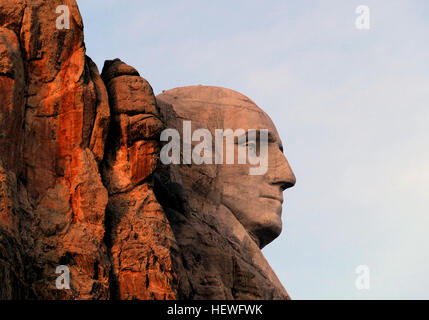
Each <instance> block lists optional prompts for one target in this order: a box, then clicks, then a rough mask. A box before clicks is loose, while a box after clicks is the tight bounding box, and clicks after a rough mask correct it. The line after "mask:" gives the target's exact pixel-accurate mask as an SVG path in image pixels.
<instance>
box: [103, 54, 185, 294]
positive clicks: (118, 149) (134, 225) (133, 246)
mask: <svg viewBox="0 0 429 320" xmlns="http://www.w3.org/2000/svg"><path fill="white" fill-rule="evenodd" d="M102 78H103V80H104V82H105V83H106V87H107V88H108V92H109V97H110V106H111V110H112V124H111V129H110V135H109V139H108V145H107V148H106V155H105V159H104V161H103V164H102V175H103V179H104V181H105V183H106V186H107V189H108V191H109V204H108V207H107V219H108V229H109V232H108V234H107V239H106V242H107V243H108V244H109V247H110V252H111V259H112V263H113V269H112V275H113V278H114V285H115V293H114V298H119V299H175V298H177V290H176V287H177V279H176V275H175V274H174V272H173V270H172V267H173V266H172V262H171V257H170V250H171V247H172V246H173V245H175V243H174V236H173V233H172V230H171V228H170V225H169V223H168V220H167V219H166V217H165V214H164V211H163V210H162V208H161V206H160V205H159V203H158V201H157V199H156V198H155V195H154V193H153V187H152V179H151V176H152V173H153V172H154V170H155V169H156V167H157V162H158V158H159V134H160V132H161V130H162V128H163V124H162V122H161V121H160V120H159V112H158V108H157V106H156V101H155V96H154V94H153V91H152V88H151V86H150V85H149V83H148V82H147V81H146V80H145V79H143V78H141V77H140V76H139V74H138V72H137V71H136V70H135V69H134V68H132V67H130V66H128V65H126V64H125V63H123V62H122V61H120V60H114V61H107V62H106V63H105V66H104V69H103V73H102Z"/></svg>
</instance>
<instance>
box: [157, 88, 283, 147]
mask: <svg viewBox="0 0 429 320" xmlns="http://www.w3.org/2000/svg"><path fill="white" fill-rule="evenodd" d="M157 100H158V101H162V102H164V103H167V104H170V105H171V106H172V107H173V109H174V111H175V112H176V113H177V115H178V116H179V117H181V118H183V119H187V120H191V121H193V122H196V123H197V124H199V125H204V126H205V128H207V129H215V128H214V127H216V128H225V129H227V128H228V129H238V128H241V129H244V130H248V129H268V130H270V131H271V133H272V134H273V136H275V137H276V138H277V139H279V135H278V133H277V130H276V128H275V126H274V124H273V122H272V121H271V119H270V118H269V117H268V115H267V114H266V113H265V112H264V111H263V110H262V109H260V108H259V107H258V106H257V105H256V104H255V103H254V102H253V101H252V100H250V99H249V98H248V97H246V96H244V95H242V94H241V93H239V92H237V91H234V90H231V89H226V88H220V87H211V86H190V87H181V88H176V89H171V90H168V91H165V92H163V93H162V94H160V95H158V96H157Z"/></svg>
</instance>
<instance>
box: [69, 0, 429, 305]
mask: <svg viewBox="0 0 429 320" xmlns="http://www.w3.org/2000/svg"><path fill="white" fill-rule="evenodd" d="M77 2H78V4H79V7H80V11H81V14H82V16H83V18H84V23H85V42H86V48H87V54H88V55H89V56H90V57H91V58H92V59H93V60H94V61H95V62H96V63H97V65H98V67H99V69H100V71H101V69H102V66H103V63H104V61H105V60H108V59H114V58H120V59H122V60H123V61H125V62H126V63H128V64H130V65H132V66H133V67H135V68H136V69H137V70H138V71H139V72H140V74H141V75H142V76H143V77H144V78H146V79H147V80H148V81H149V82H150V83H151V85H152V87H153V88H154V91H155V93H156V94H158V93H161V92H162V90H168V89H171V88H175V87H180V86H185V85H195V84H203V85H216V86H222V87H226V88H230V89H234V90H237V91H239V92H241V93H243V94H245V95H247V96H248V97H249V98H251V99H252V100H253V101H255V102H256V104H258V105H259V106H260V107H261V108H262V109H264V110H265V111H266V112H267V113H268V115H269V116H270V117H271V118H272V119H273V121H274V123H275V125H276V126H277V129H278V131H279V134H280V136H281V138H282V140H283V143H284V147H285V154H286V157H287V158H288V160H289V162H290V164H291V166H292V169H293V170H294V172H295V175H296V176H297V184H296V186H295V187H294V188H292V189H288V190H287V191H286V192H285V203H284V207H283V222H284V228H283V233H282V234H281V236H280V237H279V238H278V239H276V240H275V241H274V242H273V243H271V244H270V245H268V246H267V247H266V248H264V249H263V252H264V254H265V256H266V258H267V260H268V261H269V263H270V264H271V266H272V268H273V269H274V271H275V272H276V274H277V275H278V277H279V278H280V280H281V281H282V283H283V284H284V286H285V288H286V289H287V290H288V292H289V294H290V295H291V297H292V298H293V299H429V290H427V288H428V287H429V277H428V275H427V273H428V271H429V241H428V240H427V236H428V235H429V232H428V231H429V210H428V209H429V148H428V144H429V106H428V102H429V60H428V58H429V42H428V41H427V36H428V31H429V20H428V19H427V17H428V16H429V2H428V1H426V0H413V1H406V0H367V1H361V0H358V1H354V0H350V1H343V0H320V1H317V0H306V1H284V0H279V1H254V0H247V1H242V0H236V1H224V0H218V1H208V0H195V1H190V0H183V1H169V0H164V1H153V0H152V1H145V0H144V1H142V0H127V1H123V0H78V1H77ZM360 5H366V6H368V8H369V9H370V29H369V30H358V29H357V28H356V26H355V20H356V18H357V17H358V14H356V12H355V10H356V8H357V7H358V6H360ZM360 265H365V266H367V267H368V268H369V269H368V270H369V281H370V282H369V283H370V288H369V289H361V290H358V288H357V287H356V285H355V282H356V279H357V278H358V276H359V275H358V274H356V268H357V267H358V266H360Z"/></svg>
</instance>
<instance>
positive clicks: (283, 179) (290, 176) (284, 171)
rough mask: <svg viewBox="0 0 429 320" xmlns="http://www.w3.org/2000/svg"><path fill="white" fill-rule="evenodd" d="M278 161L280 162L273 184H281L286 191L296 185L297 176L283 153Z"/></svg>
mask: <svg viewBox="0 0 429 320" xmlns="http://www.w3.org/2000/svg"><path fill="white" fill-rule="evenodd" d="M278 161H279V163H277V168H276V176H275V179H274V182H273V184H277V185H280V188H281V189H282V191H285V190H286V189H288V188H292V187H293V186H294V185H295V183H296V177H295V174H294V173H293V171H292V169H291V167H290V165H289V162H288V161H287V159H286V157H285V156H284V154H283V153H282V154H281V157H279V159H278Z"/></svg>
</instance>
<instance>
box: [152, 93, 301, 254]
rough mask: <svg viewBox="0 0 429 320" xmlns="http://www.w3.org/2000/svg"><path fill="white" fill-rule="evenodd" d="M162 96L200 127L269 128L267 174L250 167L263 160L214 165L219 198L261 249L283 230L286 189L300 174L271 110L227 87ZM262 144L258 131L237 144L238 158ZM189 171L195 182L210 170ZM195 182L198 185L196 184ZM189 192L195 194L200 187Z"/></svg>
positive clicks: (194, 124)
mask: <svg viewBox="0 0 429 320" xmlns="http://www.w3.org/2000/svg"><path fill="white" fill-rule="evenodd" d="M157 99H158V101H159V102H165V103H167V104H169V105H171V106H172V107H173V109H174V111H175V113H176V114H177V117H179V118H180V119H187V120H190V121H192V125H193V126H194V127H198V128H204V129H208V130H209V131H210V132H212V133H214V132H215V130H216V129H224V130H226V129H231V130H232V131H236V130H244V131H245V132H249V130H256V132H257V133H258V132H262V131H265V130H267V131H268V148H267V162H266V165H267V167H266V170H263V174H260V175H251V174H250V172H251V170H250V169H251V168H256V167H258V165H252V164H250V163H249V162H248V159H247V161H246V163H245V164H239V163H237V162H238V161H235V162H234V164H226V161H223V164H216V165H212V166H216V168H215V172H216V188H215V189H213V190H218V192H219V195H218V196H216V197H215V198H216V199H217V201H218V202H219V204H220V205H223V206H225V207H227V208H228V209H229V210H230V211H231V212H232V213H233V214H234V215H235V217H236V218H237V220H238V221H239V222H240V223H241V224H242V225H243V226H244V228H245V229H246V230H247V232H248V233H249V234H250V235H251V237H252V238H253V239H254V240H255V242H256V243H257V244H258V245H259V247H260V248H262V247H264V246H265V245H267V244H268V243H270V242H271V241H273V240H274V239H275V238H276V237H277V236H278V235H279V234H280V232H281V230H282V219H281V213H282V204H283V191H284V190H286V189H287V188H290V187H292V186H293V185H294V184H295V176H294V174H293V172H292V170H291V168H290V166H289V163H288V161H287V160H286V157H285V156H284V154H283V145H282V142H281V140H280V137H279V134H278V132H277V130H276V128H275V126H274V124H273V122H272V121H271V119H270V118H269V117H268V115H267V114H266V113H265V112H263V111H262V110H261V109H260V108H259V107H258V106H256V104H255V103H253V101H251V100H250V99H248V98H247V97H245V96H243V95H241V94H239V93H238V92H235V91H233V90H228V89H224V88H217V87H206V86H194V87H184V88H177V89H173V90H169V91H167V92H165V93H163V94H161V95H160V96H158V97H157ZM161 105H162V103H161ZM168 125H169V123H168V121H167V126H168ZM224 142H225V141H224ZM260 143H261V139H260V137H259V136H258V135H257V138H256V139H254V140H253V141H251V140H250V139H247V142H246V143H245V144H244V145H243V144H239V143H237V146H236V147H235V148H234V152H235V159H236V160H237V159H238V152H239V151H238V150H239V148H246V149H248V148H253V149H254V150H256V152H257V153H258V152H260V151H261V150H262V148H261V145H260ZM247 151H248V150H246V154H247ZM259 156H261V154H259ZM224 157H225V154H224ZM186 170H190V172H189V173H188V175H187V176H188V177H189V178H188V179H190V180H192V181H200V180H199V179H200V178H199V177H200V176H201V172H202V171H204V169H202V168H201V166H199V165H196V164H192V165H191V166H190V167H187V169H186ZM211 172H213V171H211ZM204 175H205V174H204ZM194 178H195V179H194ZM186 184H187V183H184V185H186ZM188 185H189V184H188ZM192 185H193V186H195V183H192ZM189 192H190V193H191V194H192V192H195V191H194V190H189ZM216 192H217V191H216ZM206 200H207V199H206ZM206 200H204V199H201V201H206Z"/></svg>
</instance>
